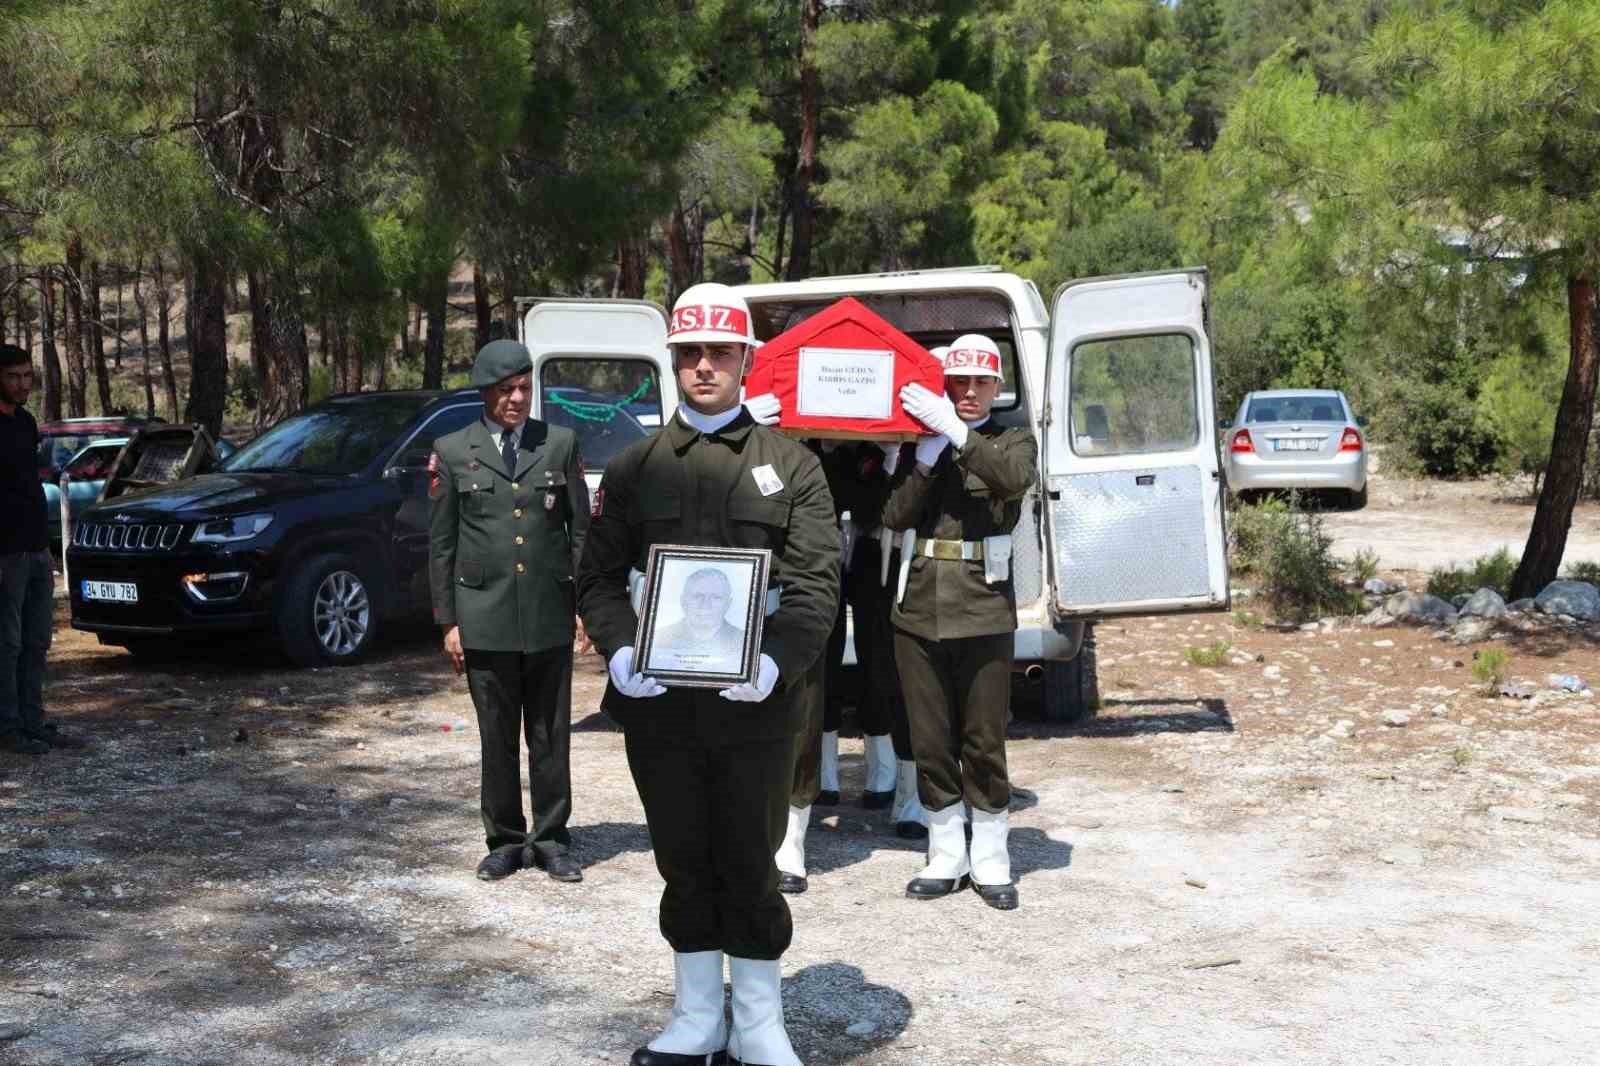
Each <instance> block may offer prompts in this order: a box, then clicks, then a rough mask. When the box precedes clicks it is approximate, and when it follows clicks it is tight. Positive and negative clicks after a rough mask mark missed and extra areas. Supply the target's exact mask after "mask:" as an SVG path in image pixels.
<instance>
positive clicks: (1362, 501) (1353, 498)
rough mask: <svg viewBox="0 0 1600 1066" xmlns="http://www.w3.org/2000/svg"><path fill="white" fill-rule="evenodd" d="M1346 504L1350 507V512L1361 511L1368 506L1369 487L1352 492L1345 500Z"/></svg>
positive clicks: (1362, 487) (1363, 486)
mask: <svg viewBox="0 0 1600 1066" xmlns="http://www.w3.org/2000/svg"><path fill="white" fill-rule="evenodd" d="M1345 502H1346V503H1347V504H1348V505H1349V508H1350V510H1352V511H1359V510H1361V509H1362V508H1363V507H1365V506H1366V505H1367V486H1365V485H1362V486H1361V487H1360V488H1359V489H1354V490H1352V491H1351V492H1350V494H1349V495H1348V496H1347V497H1346V498H1345Z"/></svg>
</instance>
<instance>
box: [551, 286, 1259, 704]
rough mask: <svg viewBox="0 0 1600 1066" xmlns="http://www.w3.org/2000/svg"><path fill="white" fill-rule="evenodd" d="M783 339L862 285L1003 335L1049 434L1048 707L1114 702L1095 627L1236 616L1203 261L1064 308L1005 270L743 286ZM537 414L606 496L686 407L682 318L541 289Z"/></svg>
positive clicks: (1024, 605) (960, 329) (1044, 530)
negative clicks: (679, 385)
mask: <svg viewBox="0 0 1600 1066" xmlns="http://www.w3.org/2000/svg"><path fill="white" fill-rule="evenodd" d="M738 291H739V292H740V294H741V295H743V296H744V298H745V299H746V300H747V301H748V302H749V304H750V310H751V314H752V316H753V317H754V319H755V331H756V335H757V336H758V337H760V338H761V339H763V340H765V339H768V338H771V337H775V336H777V335H778V334H779V333H782V332H783V331H784V330H786V329H788V328H790V327H791V326H793V325H795V324H797V323H799V322H801V321H803V320H804V319H806V318H808V317H809V316H811V315H813V314H816V313H817V312H819V311H821V310H822V309H823V308H826V307H827V306H828V305H830V304H832V303H833V302H834V301H836V300H838V299H841V298H843V297H845V296H853V297H855V298H856V299H858V300H860V301H862V302H863V303H865V304H866V305H867V306H868V307H870V308H872V310H873V311H874V312H876V313H877V314H878V315H880V316H882V317H883V318H885V319H887V320H888V321H889V322H891V323H893V324H894V325H895V326H896V327H898V328H899V329H901V330H902V331H904V332H905V333H907V334H909V335H910V336H912V337H913V338H915V339H916V340H917V341H918V342H920V343H921V344H922V345H924V346H925V347H929V348H932V347H935V346H937V345H941V344H949V343H950V342H951V341H953V340H954V339H955V338H956V337H958V336H960V335H961V334H963V333H982V334H985V335H987V336H989V337H992V338H993V339H994V340H995V341H996V342H997V343H998V344H999V346H1000V351H1001V353H1002V354H1003V356H1004V358H1005V360H1006V367H1005V385H1004V387H1003V388H1004V391H1002V392H1001V394H1000V397H999V399H998V400H997V401H996V403H995V408H994V417H995V419H996V420H997V421H999V422H1001V423H1003V424H1007V425H1025V426H1028V427H1030V428H1031V429H1032V430H1033V431H1034V433H1035V434H1036V435H1037V437H1038V440H1039V452H1040V461H1039V467H1040V480H1039V484H1038V485H1037V486H1035V488H1034V489H1033V490H1032V491H1031V492H1030V493H1029V494H1028V498H1027V499H1026V500H1025V501H1024V505H1023V509H1022V519H1021V521H1020V522H1019V523H1018V525H1017V529H1016V533H1015V547H1014V552H1013V561H1012V567H1013V570H1012V574H1013V578H1014V581H1015V585H1016V593H1017V621H1018V628H1017V635H1016V666H1017V669H1018V670H1019V671H1023V672H1025V673H1026V674H1027V676H1028V677H1030V678H1034V679H1037V680H1038V681H1039V682H1040V683H1041V693H1040V695H1041V702H1042V704H1043V709H1044V713H1045V716H1046V717H1047V718H1049V719H1052V720H1057V721H1070V720H1074V719H1077V718H1081V717H1084V716H1086V715H1089V714H1092V713H1093V712H1094V710H1095V709H1096V707H1097V706H1098V702H1099V696H1098V692H1097V690H1096V683H1095V669H1094V640H1093V635H1092V626H1091V625H1090V623H1092V622H1093V620H1095V619H1097V618H1104V617H1108V616H1111V615H1141V614H1142V615H1148V614H1166V613H1175V612H1181V611H1197V610H1199V611H1210V610H1224V609H1226V608H1227V606H1228V561H1227V552H1226V550H1225V542H1224V533H1223V498H1224V492H1223V484H1222V474H1221V469H1220V463H1219V451H1218V447H1217V441H1216V436H1215V428H1214V427H1215V426H1216V425H1217V415H1216V410H1215V399H1214V393H1213V382H1212V371H1211V343H1210V340H1209V338H1208V335H1207V321H1206V309H1207V298H1206V272H1205V270H1204V269H1185V270H1174V271H1159V272H1154V273H1148V274H1134V275H1127V276H1121V277H1107V278H1089V279H1086V280H1083V281H1074V282H1069V283H1068V284H1066V285H1063V286H1062V287H1061V288H1060V289H1059V290H1058V291H1057V292H1056V294H1055V298H1054V300H1053V301H1052V302H1051V305H1050V307H1049V309H1048V310H1047V309H1046V307H1045V303H1044V300H1043V299H1041V298H1040V295H1039V291H1038V289H1037V288H1035V287H1034V285H1033V283H1032V282H1029V281H1026V280H1024V279H1022V278H1020V277H1017V276H1016V275H1015V274H1008V273H1004V272H1002V271H1000V270H998V269H996V268H993V267H965V268H961V269H952V270H923V271H905V272H900V273H892V274H866V275H852V276H848V277H832V278H810V279H807V280H805V281H797V282H774V283H771V284H765V285H743V286H738ZM520 326H521V333H522V337H521V339H522V341H523V343H525V344H526V345H527V346H528V348H529V350H530V351H531V352H532V353H533V365H534V373H535V375H536V377H537V380H538V382H539V384H540V387H539V388H538V389H536V390H535V393H534V395H535V401H534V410H533V413H534V415H535V417H538V418H543V419H547V420H550V421H555V422H557V423H558V424H561V425H568V426H572V427H573V428H575V429H576V430H577V431H578V433H579V437H580V441H581V446H582V450H583V456H584V459H585V462H586V463H587V464H588V471H589V478H590V482H591V488H592V487H593V486H594V485H597V484H598V483H599V475H600V473H601V471H602V470H603V469H604V466H605V463H606V461H607V460H608V459H609V457H610V456H612V455H615V454H616V453H617V452H618V451H620V450H621V449H622V448H623V447H626V446H627V445H628V444H629V443H631V442H632V441H633V440H636V439H639V438H640V437H642V436H644V435H646V434H647V433H650V432H653V431H654V428H655V427H656V426H658V425H660V424H661V422H662V421H664V420H665V419H667V418H669V417H671V415H672V412H673V409H674V408H675V407H676V406H677V402H678V397H677V390H676V380H675V377H674V374H673V371H672V366H671V361H670V358H669V356H668V352H667V347H666V339H667V315H666V312H665V311H664V310H663V309H662V308H660V307H658V306H656V305H655V304H650V303H644V302H640V301H632V300H578V299H563V298H552V299H531V300H526V301H524V307H523V308H522V313H521V315H520Z"/></svg>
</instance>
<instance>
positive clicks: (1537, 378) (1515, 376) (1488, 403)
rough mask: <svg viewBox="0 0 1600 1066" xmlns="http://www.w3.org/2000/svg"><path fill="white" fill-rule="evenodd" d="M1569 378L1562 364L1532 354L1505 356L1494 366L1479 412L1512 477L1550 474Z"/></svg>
mask: <svg viewBox="0 0 1600 1066" xmlns="http://www.w3.org/2000/svg"><path fill="white" fill-rule="evenodd" d="M1565 380H1566V366H1565V365H1564V363H1563V361H1562V360H1559V359H1551V358H1541V357H1539V356H1537V355H1532V354H1527V353H1516V354H1513V355H1507V356H1502V357H1501V358H1500V359H1497V360H1496V361H1495V362H1494V364H1493V365H1492V366H1491V367H1490V369H1489V372H1488V374H1487V375H1486V376H1485V377H1484V379H1483V387H1482V388H1481V389H1480V390H1479V392H1478V412H1479V415H1480V416H1481V417H1482V419H1483V421H1484V422H1485V423H1486V424H1487V425H1488V426H1489V427H1490V428H1491V429H1492V430H1493V431H1494V433H1495V435H1496V438H1497V440H1498V442H1499V445H1500V466H1501V469H1502V470H1504V471H1505V472H1506V473H1519V474H1532V475H1533V476H1534V478H1535V479H1536V480H1537V479H1538V478H1539V477H1540V476H1541V475H1543V474H1544V468H1545V466H1546V465H1547V464H1548V463H1549V462H1550V440H1551V438H1552V436H1553V435H1554V432H1555V422H1556V404H1557V403H1558V402H1559V401H1560V399H1561V386H1562V383H1563V382H1564V381H1565Z"/></svg>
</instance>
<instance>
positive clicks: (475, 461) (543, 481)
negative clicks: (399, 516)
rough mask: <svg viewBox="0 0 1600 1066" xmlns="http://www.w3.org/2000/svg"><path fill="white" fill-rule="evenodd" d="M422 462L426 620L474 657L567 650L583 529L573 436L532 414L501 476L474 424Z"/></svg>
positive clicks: (583, 487)
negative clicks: (450, 632) (449, 631)
mask: <svg viewBox="0 0 1600 1066" xmlns="http://www.w3.org/2000/svg"><path fill="white" fill-rule="evenodd" d="M428 465H429V471H430V480H429V484H428V496H429V499H430V501H431V512H430V521H429V537H428V541H429V544H428V547H429V551H428V576H429V580H430V583H431V587H432V591H433V620H434V621H435V622H437V623H439V624H440V625H441V626H452V625H459V626H460V627H461V644H462V646H463V647H466V648H472V649H474V650H477V651H521V652H535V651H543V650H545V649H548V648H554V647H558V646H560V645H562V644H570V643H571V642H572V637H573V617H574V615H575V608H576V603H575V596H574V589H573V581H572V577H573V567H574V565H575V564H576V561H577V559H578V557H579V555H580V554H581V553H582V551H583V542H584V537H585V535H586V534H587V533H588V529H589V487H588V485H587V484H585V482H584V480H583V460H582V459H581V458H580V457H579V455H578V438H577V435H576V434H574V433H573V432H572V430H570V429H564V428H562V427H560V426H551V425H547V424H546V423H544V422H540V421H538V420H536V419H531V418H530V419H529V420H528V421H527V422H526V423H524V424H523V427H522V439H521V441H520V442H519V444H518V450H517V462H516V469H514V470H507V469H506V467H505V461H504V459H503V457H502V456H501V454H500V450H499V449H498V448H496V447H495V443H494V438H493V437H491V436H490V435H489V428H488V426H487V425H486V424H485V423H484V422H483V420H482V419H479V420H478V421H476V422H474V423H472V425H470V426H467V427H466V428H464V429H460V430H457V431H456V432H454V433H450V434H446V435H445V436H443V437H440V438H439V439H438V440H437V441H435V442H434V445H433V457H432V459H431V460H430V462H429V464H428Z"/></svg>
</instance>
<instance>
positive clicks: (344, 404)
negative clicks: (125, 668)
mask: <svg viewBox="0 0 1600 1066" xmlns="http://www.w3.org/2000/svg"><path fill="white" fill-rule="evenodd" d="M482 412H483V405H482V403H481V402H480V400H479V398H478V393H477V392H476V391H475V390H472V391H461V392H434V391H408V392H375V393H362V394H357V395H350V396H337V397H334V398H332V399H330V400H328V401H326V402H324V403H321V404H318V405H317V406H315V407H312V408H308V409H307V410H306V411H304V412H302V413H301V414H299V415H296V416H295V417H293V418H290V419H287V420H285V421H284V422H281V423H279V424H278V425H277V426H274V427H273V428H272V429H270V430H268V431H267V432H266V433H264V434H262V435H261V436H260V437H257V438H256V439H255V440H254V441H251V442H250V443H249V444H247V445H245V446H244V447H243V448H241V449H240V450H239V451H238V452H236V453H235V454H234V455H233V456H231V457H230V458H229V459H227V460H226V461H224V462H223V463H222V464H221V465H220V467H218V468H217V469H216V470H215V471H214V472H211V473H200V474H197V475H196V476H194V477H187V478H184V479H182V480H180V481H174V482H172V483H170V484H165V485H159V486H155V487H152V488H147V489H137V488H136V489H134V490H133V491H129V492H126V493H125V494H123V495H120V496H117V497H115V498H114V499H113V498H108V499H105V500H104V501H103V502H101V503H98V504H96V505H95V506H94V507H92V508H90V509H88V510H86V511H84V512H83V514H82V515H81V516H80V517H79V519H78V522H77V524H76V525H75V526H74V527H73V530H72V544H71V546H70V547H69V548H68V550H67V575H68V578H69V580H70V581H71V583H72V585H71V589H70V593H71V597H72V625H73V628H74V629H82V630H87V631H89V632H92V633H96V634H98V635H99V637H100V640H101V641H102V643H107V644H121V645H124V646H126V647H127V648H129V649H130V650H132V651H134V652H136V653H139V652H144V651H162V650H165V649H167V648H169V647H170V646H171V644H172V641H173V638H175V637H176V638H182V637H199V636H207V635H211V634H216V633H220V632H228V631H235V632H237V631H249V630H262V631H267V632H270V633H272V634H273V635H274V636H275V637H276V638H277V642H278V643H279V645H281V646H282V648H283V650H284V652H285V653H286V654H287V655H288V656H289V658H290V659H291V660H293V661H294V662H296V663H298V664H300V665H317V664H329V663H345V662H352V661H354V660H355V659H357V658H359V657H360V656H361V654H362V653H363V652H365V651H367V650H368V649H369V648H370V647H371V646H372V644H373V641H374V639H375V637H376V634H377V632H378V628H379V620H380V619H381V618H392V617H394V616H396V615H399V614H403V613H409V612H425V611H426V610H427V608H428V603H429V593H428V575H427V570H428V492H427V489H428V470H427V465H428V456H429V453H430V452H431V451H432V448H433V442H434V440H435V438H437V437H439V436H441V435H443V434H445V433H450V432H453V431H455V430H457V429H460V428H462V427H463V426H466V425H467V424H469V423H470V422H471V421H472V420H473V419H475V418H478V417H480V416H481V415H482ZM156 458H157V457H155V456H152V459H151V461H152V462H154V461H155V459H156Z"/></svg>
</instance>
